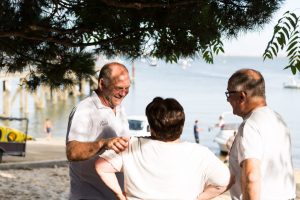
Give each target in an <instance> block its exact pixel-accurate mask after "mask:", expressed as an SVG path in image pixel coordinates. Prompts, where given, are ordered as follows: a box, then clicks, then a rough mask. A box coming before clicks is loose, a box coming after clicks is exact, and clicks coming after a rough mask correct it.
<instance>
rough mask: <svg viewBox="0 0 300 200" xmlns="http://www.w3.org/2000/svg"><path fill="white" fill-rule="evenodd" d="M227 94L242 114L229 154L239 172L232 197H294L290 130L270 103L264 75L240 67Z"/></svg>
mask: <svg viewBox="0 0 300 200" xmlns="http://www.w3.org/2000/svg"><path fill="white" fill-rule="evenodd" d="M225 94H226V97H227V101H228V102H229V103H230V105H231V106H232V109H233V114H235V115H238V116H240V117H242V118H243V122H242V123H241V125H240V127H239V129H238V132H237V134H236V136H235V139H234V141H233V144H232V147H231V151H230V155H229V168H230V171H231V174H233V175H235V176H236V181H235V184H234V185H233V186H232V188H231V189H230V194H231V197H232V199H234V200H237V199H243V200H252V199H261V200H278V199H294V198H295V197H296V191H295V188H296V186H295V180H294V172H293V165H292V155H291V138H290V132H289V129H288V127H287V125H286V124H285V122H284V121H283V119H282V117H281V116H280V115H279V114H278V113H276V112H275V111H273V110H272V109H271V108H270V107H268V106H267V103H266V97H265V81H264V78H263V76H262V75H261V73H260V72H258V71H256V70H253V69H241V70H238V71H236V72H235V73H234V74H233V75H232V76H231V77H230V78H229V80H228V85H227V91H226V92H225Z"/></svg>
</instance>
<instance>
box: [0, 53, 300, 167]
mask: <svg viewBox="0 0 300 200" xmlns="http://www.w3.org/2000/svg"><path fill="white" fill-rule="evenodd" d="M124 64H125V65H126V66H127V67H128V69H129V71H130V74H131V75H132V62H130V61H124ZM133 64H134V68H135V70H134V71H135V77H134V82H133V84H132V86H131V88H130V92H129V94H128V96H127V97H126V98H125V100H124V102H123V104H124V106H125V108H126V113H127V114H128V115H144V114H145V107H146V106H147V104H148V103H149V102H151V101H152V99H153V98H154V97H157V96H160V97H163V98H167V97H171V98H175V99H177V100H178V101H179V102H180V103H181V105H182V106H183V107H184V111H185V114H186V122H185V126H184V130H183V134H182V137H181V138H182V140H185V141H190V142H194V134H193V124H194V121H195V120H196V119H197V120H199V122H200V123H199V126H200V127H201V128H202V129H203V131H202V132H200V143H201V144H202V145H205V146H208V147H209V148H210V149H211V150H212V151H214V152H215V153H216V154H217V153H219V148H218V145H217V144H216V143H215V142H214V137H215V136H216V134H217V132H218V129H214V130H213V131H208V130H209V128H210V127H211V126H213V125H214V124H216V123H217V122H218V118H219V116H220V115H221V114H222V113H223V112H231V111H232V108H231V106H230V104H229V103H228V102H227V101H226V97H225V94H224V92H225V91H226V87H227V80H228V78H229V77H230V75H231V74H232V73H233V72H235V71H236V70H238V69H240V68H253V69H256V70H259V71H260V72H261V73H262V74H263V76H264V77H265V81H266V97H267V103H268V105H269V106H270V107H271V108H272V109H274V110H275V111H277V112H278V113H280V114H281V115H282V116H283V118H284V120H285V122H286V123H287V125H288V127H289V128H290V130H291V139H292V151H293V162H294V166H295V167H296V168H298V169H300V134H299V132H300V124H299V119H300V104H299V103H300V89H285V88H283V83H284V82H287V81H288V79H289V77H290V76H292V73H291V71H290V70H289V69H288V70H283V68H284V67H285V66H286V65H287V64H288V60H287V59H285V58H276V59H275V60H271V61H263V59H262V58H259V57H217V58H215V62H214V64H207V63H205V62H203V61H202V60H194V61H190V62H184V65H180V64H170V63H165V62H163V61H158V62H157V65H156V66H151V65H149V63H147V62H142V61H139V60H137V61H135V62H134V63H133ZM15 88H16V86H15ZM12 89H14V88H12ZM0 93H1V96H2V91H1V92H0ZM87 93H88V92H87ZM82 98H84V97H81V98H80V97H76V98H73V97H69V98H68V99H67V100H66V101H59V102H57V103H56V104H53V103H52V102H51V101H49V100H48V101H47V102H46V106H45V108H43V109H37V108H35V106H34V103H33V99H32V98H29V108H28V110H29V113H28V114H27V115H26V116H27V117H28V118H29V134H30V135H32V136H34V137H45V133H44V132H43V122H44V120H45V119H46V118H50V119H51V120H52V122H53V124H54V129H53V135H54V137H61V138H64V137H65V134H66V129H67V122H68V116H69V113H70V111H71V109H72V108H73V107H74V106H75V105H76V104H77V102H78V101H80V100H81V99H82ZM0 102H1V105H2V102H3V100H2V99H1V100H0ZM18 102H19V101H18V100H15V102H14V104H13V105H12V109H11V113H12V114H11V115H12V116H14V117H20V116H24V115H23V114H22V112H21V110H20V105H19V104H18ZM2 110H3V106H1V108H0V113H2ZM237 120H240V119H239V118H237Z"/></svg>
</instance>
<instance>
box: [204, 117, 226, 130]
mask: <svg viewBox="0 0 300 200" xmlns="http://www.w3.org/2000/svg"><path fill="white" fill-rule="evenodd" d="M224 125H225V120H224V117H223V116H222V115H220V117H219V120H218V123H216V124H214V125H213V126H210V127H208V132H210V131H212V130H213V129H214V128H222V127H223V126H224Z"/></svg>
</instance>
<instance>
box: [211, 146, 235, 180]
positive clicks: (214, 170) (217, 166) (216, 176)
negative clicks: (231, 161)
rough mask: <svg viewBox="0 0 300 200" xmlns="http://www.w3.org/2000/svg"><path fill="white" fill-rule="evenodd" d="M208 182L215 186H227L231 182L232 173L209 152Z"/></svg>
mask: <svg viewBox="0 0 300 200" xmlns="http://www.w3.org/2000/svg"><path fill="white" fill-rule="evenodd" d="M207 151H208V153H207V159H208V160H207V163H208V165H207V172H206V176H207V181H208V183H209V184H212V185H215V186H227V185H228V183H229V180H230V172H229V169H228V167H227V166H226V165H225V164H224V163H223V162H222V161H221V160H220V159H219V158H218V157H217V156H215V154H213V153H212V152H211V151H210V150H207Z"/></svg>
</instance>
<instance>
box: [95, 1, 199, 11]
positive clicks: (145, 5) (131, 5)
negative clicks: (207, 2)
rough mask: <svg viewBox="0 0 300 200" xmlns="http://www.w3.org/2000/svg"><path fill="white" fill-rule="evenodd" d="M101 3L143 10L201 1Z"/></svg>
mask: <svg viewBox="0 0 300 200" xmlns="http://www.w3.org/2000/svg"><path fill="white" fill-rule="evenodd" d="M100 1H102V3H104V4H106V5H107V6H112V7H118V8H133V9H138V10H139V9H143V8H172V7H178V6H185V5H190V4H198V3H201V1H198V0H189V1H188V0H186V1H178V2H174V3H169V2H166V3H153V2H151V3H149V2H131V3H130V2H120V1H116V0H100Z"/></svg>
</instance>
